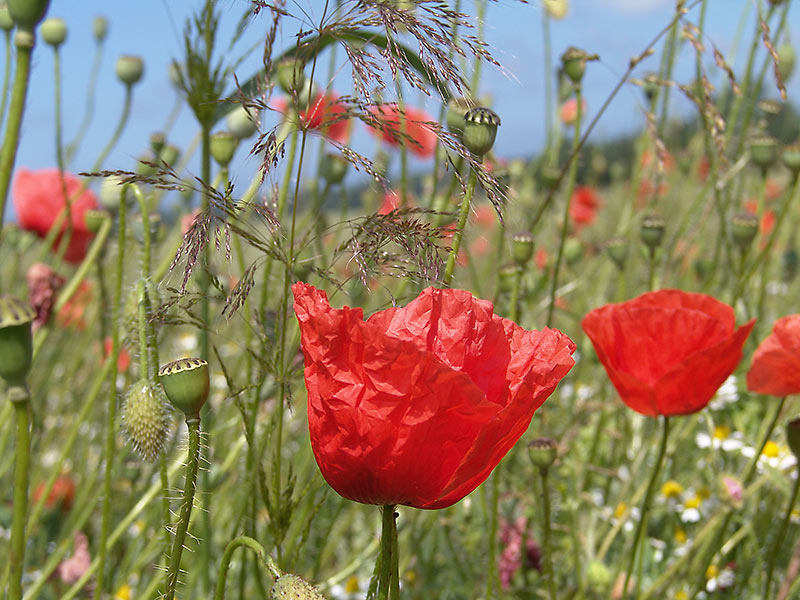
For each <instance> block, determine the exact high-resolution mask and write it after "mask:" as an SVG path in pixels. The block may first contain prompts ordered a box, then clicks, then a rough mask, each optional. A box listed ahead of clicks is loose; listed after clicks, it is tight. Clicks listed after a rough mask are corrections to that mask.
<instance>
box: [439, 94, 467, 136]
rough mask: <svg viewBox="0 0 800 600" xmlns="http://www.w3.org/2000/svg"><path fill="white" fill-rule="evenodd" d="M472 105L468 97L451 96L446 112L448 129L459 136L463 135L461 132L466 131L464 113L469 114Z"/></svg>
mask: <svg viewBox="0 0 800 600" xmlns="http://www.w3.org/2000/svg"><path fill="white" fill-rule="evenodd" d="M470 106H471V102H470V101H469V100H468V99H467V98H460V97H454V98H450V100H449V101H448V103H447V112H446V113H445V125H447V129H448V131H450V132H451V133H454V134H455V135H458V136H460V135H461V132H462V131H464V115H466V114H467V111H468V110H469V109H470Z"/></svg>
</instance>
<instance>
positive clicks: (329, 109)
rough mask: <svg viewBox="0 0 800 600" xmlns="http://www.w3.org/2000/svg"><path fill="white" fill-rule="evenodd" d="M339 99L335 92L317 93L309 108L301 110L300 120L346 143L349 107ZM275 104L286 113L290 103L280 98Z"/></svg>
mask: <svg viewBox="0 0 800 600" xmlns="http://www.w3.org/2000/svg"><path fill="white" fill-rule="evenodd" d="M338 99H339V96H338V95H336V94H334V93H333V92H325V93H324V94H323V93H320V94H317V96H316V97H315V98H314V101H313V102H312V103H311V105H310V106H309V108H307V109H306V110H301V111H300V120H301V123H302V124H303V125H304V126H306V127H308V128H309V129H318V130H319V131H320V133H322V135H324V136H325V137H327V138H328V139H329V140H332V141H334V142H337V143H339V144H344V143H346V142H347V138H348V136H349V135H350V120H349V117H348V116H347V107H346V106H345V105H344V104H342V103H341V102H339V101H338ZM273 106H274V107H275V109H276V110H278V111H279V112H281V113H283V114H286V112H287V111H288V106H289V103H288V102H287V100H286V98H278V99H277V100H276V101H275V102H274V104H273Z"/></svg>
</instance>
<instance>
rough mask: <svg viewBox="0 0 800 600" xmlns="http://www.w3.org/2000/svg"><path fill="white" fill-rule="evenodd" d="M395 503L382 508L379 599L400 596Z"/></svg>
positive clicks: (396, 598) (386, 599)
mask: <svg viewBox="0 0 800 600" xmlns="http://www.w3.org/2000/svg"><path fill="white" fill-rule="evenodd" d="M394 509H395V505H394V504H387V505H386V506H384V507H383V508H381V511H382V514H383V519H382V521H381V552H380V555H379V556H378V564H379V565H380V574H379V582H378V600H398V598H399V597H400V579H399V569H398V560H397V522H396V521H395V516H394Z"/></svg>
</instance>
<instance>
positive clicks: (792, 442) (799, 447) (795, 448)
mask: <svg viewBox="0 0 800 600" xmlns="http://www.w3.org/2000/svg"><path fill="white" fill-rule="evenodd" d="M786 441H787V442H788V443H789V449H790V450H791V451H792V454H794V455H795V457H797V458H798V459H800V419H792V420H791V421H789V422H788V423H787V424H786Z"/></svg>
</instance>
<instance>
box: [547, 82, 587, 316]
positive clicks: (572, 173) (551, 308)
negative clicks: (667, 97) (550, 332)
mask: <svg viewBox="0 0 800 600" xmlns="http://www.w3.org/2000/svg"><path fill="white" fill-rule="evenodd" d="M575 100H576V102H577V112H576V115H575V133H574V135H573V139H572V151H573V154H576V153H577V150H578V148H579V147H580V143H581V118H582V116H583V106H582V103H583V95H582V93H581V86H580V84H575ZM577 174H578V161H577V160H573V161H572V162H571V163H570V166H569V175H568V176H567V197H566V201H565V202H564V216H563V221H562V223H561V235H560V240H559V243H558V254H556V264H555V266H554V267H553V279H552V283H551V284H550V302H549V304H548V306H547V326H548V327H551V326H552V324H553V314H554V312H555V308H556V290H557V289H558V274H559V272H560V271H561V262H562V260H563V258H564V245H565V243H566V241H567V231H568V230H569V207H570V205H571V204H572V194H573V192H574V191H575V177H576V175H577Z"/></svg>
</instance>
